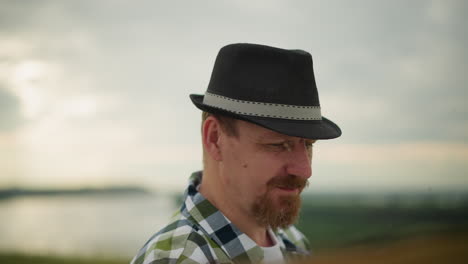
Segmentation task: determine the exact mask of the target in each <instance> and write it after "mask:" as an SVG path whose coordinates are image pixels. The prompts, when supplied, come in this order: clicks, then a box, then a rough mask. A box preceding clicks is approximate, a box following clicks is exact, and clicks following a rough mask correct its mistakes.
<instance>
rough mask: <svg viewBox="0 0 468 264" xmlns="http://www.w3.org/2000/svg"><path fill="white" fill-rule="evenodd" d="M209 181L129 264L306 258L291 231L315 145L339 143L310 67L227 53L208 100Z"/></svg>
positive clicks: (197, 180)
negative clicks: (323, 110) (325, 141)
mask: <svg viewBox="0 0 468 264" xmlns="http://www.w3.org/2000/svg"><path fill="white" fill-rule="evenodd" d="M190 98H191V100H192V102H193V103H194V104H195V105H196V106H197V107H198V108H199V109H201V110H203V111H204V112H203V122H202V142H203V154H204V157H203V163H204V169H203V172H196V173H194V174H193V175H192V176H191V180H190V185H189V187H188V189H187V191H186V193H185V202H184V204H183V205H182V207H181V209H180V212H178V213H177V214H176V215H175V216H174V218H173V220H172V221H171V223H170V224H169V225H168V226H166V227H165V228H163V229H162V230H161V231H159V232H158V233H156V234H155V235H154V236H153V237H152V238H151V239H150V240H149V241H148V242H147V243H146V244H145V245H144V247H143V248H142V249H141V250H140V252H139V253H138V254H137V255H136V256H135V258H134V259H133V261H132V263H135V264H140V263H239V262H240V263H258V262H263V263H283V262H285V261H287V260H289V259H292V258H294V257H296V256H303V255H307V254H308V250H309V248H308V242H307V240H306V238H305V237H304V236H303V235H302V234H301V233H300V232H299V231H298V230H297V229H296V228H295V227H294V226H293V225H292V224H293V223H294V221H295V220H296V218H297V216H298V213H299V208H300V201H301V200H300V196H299V195H300V193H301V191H302V190H303V188H304V187H305V186H306V184H307V179H308V178H309V177H310V176H311V174H312V172H311V159H312V144H313V143H314V142H315V141H316V140H318V139H331V138H336V137H339V136H340V135H341V130H340V128H339V127H338V126H337V125H336V124H334V123H333V122H331V121H330V120H328V119H326V118H325V117H322V115H321V110H320V104H319V98H318V93H317V87H316V84H315V77H314V73H313V68H312V57H311V55H310V54H309V53H307V52H305V51H302V50H284V49H279V48H274V47H268V46H263V45H256V44H232V45H228V46H225V47H223V48H222V49H221V50H220V52H219V54H218V56H217V58H216V62H215V65H214V68H213V72H212V76H211V80H210V83H209V85H208V89H207V91H206V93H205V94H204V95H194V94H192V95H190Z"/></svg>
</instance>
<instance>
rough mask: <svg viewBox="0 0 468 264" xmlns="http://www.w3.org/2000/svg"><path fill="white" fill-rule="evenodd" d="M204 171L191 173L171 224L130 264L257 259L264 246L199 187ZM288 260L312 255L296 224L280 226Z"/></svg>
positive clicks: (248, 261) (283, 250)
mask: <svg viewBox="0 0 468 264" xmlns="http://www.w3.org/2000/svg"><path fill="white" fill-rule="evenodd" d="M201 177H202V173H201V172H195V173H193V174H192V176H191V177H190V185H189V187H188V188H187V190H186V192H185V202H184V204H183V205H182V207H181V209H180V211H179V212H177V213H176V214H175V215H174V216H173V218H172V220H171V223H170V224H169V225H167V226H166V227H164V228H163V229H162V230H161V231H159V232H158V233H156V234H155V235H153V236H152V237H151V238H150V239H149V241H148V242H146V244H145V245H144V246H143V248H142V249H140V251H139V252H138V254H137V255H136V256H135V257H134V258H133V260H132V262H131V264H156V263H203V264H204V263H239V262H241V263H258V262H261V261H262V259H263V250H262V249H261V248H260V247H259V246H258V245H257V244H256V243H255V242H254V241H253V240H252V239H251V238H249V237H248V236H247V235H246V234H244V233H242V232H241V231H240V230H239V229H237V227H235V226H234V224H232V223H231V222H230V221H229V219H227V218H226V217H225V216H224V215H223V214H222V213H221V212H220V211H219V210H218V209H217V208H215V207H214V206H213V205H212V204H211V203H210V202H209V201H208V200H207V199H205V198H204V197H203V196H202V195H201V194H200V193H199V192H198V191H197V186H198V185H199V184H200V182H201ZM275 235H276V237H277V241H278V243H279V244H280V248H281V251H282V252H283V256H284V257H285V260H290V259H296V258H298V257H299V258H300V257H304V256H306V255H309V251H308V241H307V239H306V238H305V236H304V235H303V234H302V233H300V232H299V231H298V230H297V229H296V228H295V227H294V226H290V227H288V228H286V229H278V230H277V231H276V232H275Z"/></svg>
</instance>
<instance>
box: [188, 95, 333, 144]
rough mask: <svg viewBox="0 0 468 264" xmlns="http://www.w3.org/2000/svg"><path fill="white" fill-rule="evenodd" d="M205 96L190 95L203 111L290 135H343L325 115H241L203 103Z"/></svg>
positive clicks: (327, 136) (311, 137) (324, 137)
mask: <svg viewBox="0 0 468 264" xmlns="http://www.w3.org/2000/svg"><path fill="white" fill-rule="evenodd" d="M203 97H204V96H203V95H199V94H191V95H190V99H191V100H192V102H193V104H194V105H195V106H196V107H197V108H198V109H200V110H202V111H205V112H209V113H213V114H222V115H226V116H229V117H233V118H237V119H240V120H244V121H247V122H250V123H254V124H256V125H259V126H262V127H264V128H268V129H271V130H273V131H276V132H278V133H281V134H285V135H288V136H294V137H301V138H308V139H333V138H337V137H339V136H341V129H340V128H339V127H338V126H337V125H336V124H335V123H333V122H332V121H331V120H329V119H327V118H325V117H322V120H290V119H280V118H267V117H259V116H248V115H241V114H237V113H234V112H230V111H226V110H223V109H220V108H217V107H212V106H208V105H205V104H203Z"/></svg>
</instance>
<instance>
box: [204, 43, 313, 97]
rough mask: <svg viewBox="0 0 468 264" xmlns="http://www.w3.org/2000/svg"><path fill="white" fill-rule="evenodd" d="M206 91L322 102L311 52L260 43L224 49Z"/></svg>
mask: <svg viewBox="0 0 468 264" xmlns="http://www.w3.org/2000/svg"><path fill="white" fill-rule="evenodd" d="M207 92H209V93H212V94H216V95H221V96H225V97H228V98H232V99H236V100H243V101H254V102H263V103H272V104H285V105H297V106H319V105H320V102H319V97H318V92H317V86H316V83H315V76H314V71H313V63H312V56H311V55H310V54H309V53H308V52H306V51H303V50H286V49H280V48H274V47H269V46H264V45H258V44H246V43H240V44H231V45H227V46H225V47H223V48H221V50H220V51H219V53H218V56H217V57H216V61H215V64H214V67H213V72H212V75H211V79H210V83H209V85H208V90H207Z"/></svg>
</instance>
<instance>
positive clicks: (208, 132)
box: [202, 116, 222, 161]
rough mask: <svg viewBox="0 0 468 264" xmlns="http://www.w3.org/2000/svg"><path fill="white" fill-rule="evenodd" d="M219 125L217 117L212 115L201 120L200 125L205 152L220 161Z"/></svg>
mask: <svg viewBox="0 0 468 264" xmlns="http://www.w3.org/2000/svg"><path fill="white" fill-rule="evenodd" d="M221 133H222V131H221V127H220V125H219V121H218V119H216V118H215V117H214V116H209V117H207V118H206V120H205V122H203V126H202V141H203V148H204V149H205V152H206V153H207V154H208V155H209V156H210V157H211V158H212V159H214V160H217V161H221V160H222V157H221V150H220V148H219V141H220V136H221Z"/></svg>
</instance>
